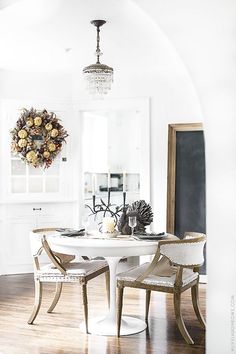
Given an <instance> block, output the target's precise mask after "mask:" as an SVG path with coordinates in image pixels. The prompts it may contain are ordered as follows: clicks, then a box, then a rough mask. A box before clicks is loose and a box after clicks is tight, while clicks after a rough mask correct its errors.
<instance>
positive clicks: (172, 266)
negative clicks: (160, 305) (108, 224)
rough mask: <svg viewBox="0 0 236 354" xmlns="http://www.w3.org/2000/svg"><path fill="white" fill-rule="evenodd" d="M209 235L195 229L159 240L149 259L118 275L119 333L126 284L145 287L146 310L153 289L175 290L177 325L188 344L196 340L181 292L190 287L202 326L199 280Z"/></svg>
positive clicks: (132, 286)
mask: <svg viewBox="0 0 236 354" xmlns="http://www.w3.org/2000/svg"><path fill="white" fill-rule="evenodd" d="M205 242H206V236H205V235H204V234H199V233H195V232H187V233H185V235H184V238H183V239H181V240H180V239H178V238H177V239H176V240H160V241H159V242H158V247H157V251H156V254H155V256H154V258H153V260H152V262H150V263H145V264H142V265H141V266H138V267H134V268H132V269H130V270H128V271H126V272H122V273H120V274H118V275H117V287H118V301H117V335H118V337H119V336H120V325H121V315H122V306H123V291H124V288H125V287H131V288H139V289H145V290H146V314H145V320H146V322H148V312H149V304H150V297H151V292H152V291H161V292H166V293H171V294H173V298H174V309H175V317H176V322H177V325H178V328H179V330H180V332H181V334H182V336H183V338H184V339H185V340H186V342H187V343H188V344H194V342H193V339H192V338H191V337H190V334H189V333H188V331H187V329H186V327H185V324H184V321H183V317H182V313H181V306H180V305H181V294H182V293H183V292H184V291H185V290H187V289H189V288H191V295H192V303H193V308H194V311H195V313H196V316H197V318H198V320H199V322H200V324H201V326H202V327H204V328H205V321H204V318H203V316H202V314H201V311H200V308H199V299H198V284H199V268H200V266H201V265H202V264H203V262H204V257H203V248H204V245H205Z"/></svg>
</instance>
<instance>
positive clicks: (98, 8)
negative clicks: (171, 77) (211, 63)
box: [0, 0, 182, 73]
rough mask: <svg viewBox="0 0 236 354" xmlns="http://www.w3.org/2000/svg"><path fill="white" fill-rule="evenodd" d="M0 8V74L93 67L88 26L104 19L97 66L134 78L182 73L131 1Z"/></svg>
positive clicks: (33, 1) (35, 0)
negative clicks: (95, 20)
mask: <svg viewBox="0 0 236 354" xmlns="http://www.w3.org/2000/svg"><path fill="white" fill-rule="evenodd" d="M4 3H5V5H8V3H10V6H6V7H3V5H4ZM1 5H2V6H1ZM1 7H2V8H1ZM0 9H1V10H0V53H1V55H0V68H1V69H6V70H17V71H37V72H67V73H73V72H76V71H78V72H80V71H81V70H82V68H83V67H84V66H86V65H89V64H91V63H93V62H95V56H94V52H95V47H96V29H95V27H94V26H92V25H91V24H90V21H91V20H93V19H105V20H107V23H106V24H105V25H104V26H103V27H102V28H101V50H102V51H103V53H104V55H103V56H102V57H101V62H104V63H105V64H107V65H110V66H113V67H114V69H116V70H119V69H120V70H122V71H124V70H125V72H133V73H136V72H137V71H139V72H141V73H142V72H149V73H152V72H154V71H160V72H162V73H164V72H166V73H170V71H171V70H173V71H174V72H175V73H178V71H179V70H182V68H181V65H180V66H179V63H178V65H177V64H176V62H177V61H178V60H177V59H176V54H175V52H174V51H173V48H171V47H170V46H169V44H168V41H167V39H166V37H165V36H164V35H163V33H162V32H161V31H160V29H159V28H158V27H157V26H156V24H155V23H154V22H152V21H151V20H150V18H149V17H148V16H147V15H145V13H144V12H143V11H142V10H141V9H140V8H139V7H138V6H137V5H136V4H135V3H134V2H133V1H130V0H86V1H84V0H70V1H68V0H50V1H48V0H19V1H15V2H13V1H10V0H8V1H6V0H5V1H2V3H1V2H0Z"/></svg>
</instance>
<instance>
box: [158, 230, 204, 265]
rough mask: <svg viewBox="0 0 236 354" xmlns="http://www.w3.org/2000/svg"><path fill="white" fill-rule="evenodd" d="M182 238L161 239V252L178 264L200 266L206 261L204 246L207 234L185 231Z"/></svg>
mask: <svg viewBox="0 0 236 354" xmlns="http://www.w3.org/2000/svg"><path fill="white" fill-rule="evenodd" d="M185 235H186V238H184V239H182V240H173V241H171V240H169V241H164V240H163V241H160V242H159V249H160V253H161V254H162V255H164V256H166V257H168V258H169V259H170V261H171V262H172V263H174V264H176V265H181V266H184V267H190V268H193V267H198V266H201V265H202V264H203V262H204V256H203V247H204V245H205V243H206V235H205V234H200V233H196V232H195V233H193V232H188V233H185Z"/></svg>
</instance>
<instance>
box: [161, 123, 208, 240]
mask: <svg viewBox="0 0 236 354" xmlns="http://www.w3.org/2000/svg"><path fill="white" fill-rule="evenodd" d="M201 130H203V125H202V123H179V124H169V126H168V167H167V210H166V231H167V232H169V233H171V234H174V232H175V184H176V133H177V132H184V131H201Z"/></svg>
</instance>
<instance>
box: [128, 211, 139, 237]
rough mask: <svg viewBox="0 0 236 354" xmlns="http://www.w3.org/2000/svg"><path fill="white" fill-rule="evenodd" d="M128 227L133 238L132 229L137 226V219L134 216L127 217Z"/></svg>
mask: <svg viewBox="0 0 236 354" xmlns="http://www.w3.org/2000/svg"><path fill="white" fill-rule="evenodd" d="M129 226H130V227H131V229H132V234H131V235H132V236H134V228H135V226H137V217H136V216H129Z"/></svg>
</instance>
